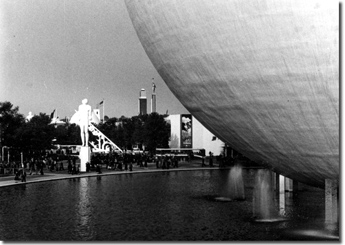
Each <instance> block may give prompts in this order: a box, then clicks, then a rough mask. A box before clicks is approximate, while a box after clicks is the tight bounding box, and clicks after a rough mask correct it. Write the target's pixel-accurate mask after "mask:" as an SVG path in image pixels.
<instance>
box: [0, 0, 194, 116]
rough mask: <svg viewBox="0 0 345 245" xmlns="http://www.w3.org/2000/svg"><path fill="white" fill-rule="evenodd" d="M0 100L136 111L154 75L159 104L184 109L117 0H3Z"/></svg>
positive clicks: (35, 107) (27, 105)
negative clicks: (101, 104) (84, 104)
mask: <svg viewBox="0 0 345 245" xmlns="http://www.w3.org/2000/svg"><path fill="white" fill-rule="evenodd" d="M0 38H1V39H0V102H3V101H10V102H11V103H13V104H14V105H15V106H19V112H20V113H21V114H24V116H26V115H27V114H28V112H29V111H32V112H33V113H34V114H38V113H40V112H43V113H46V114H50V113H51V112H52V111H53V110H54V109H57V111H58V115H59V117H60V118H64V117H65V116H67V117H71V116H72V115H73V113H74V111H75V110H76V109H77V108H78V105H79V104H81V100H82V99H83V98H87V99H88V100H89V104H90V105H91V106H92V107H93V108H94V107H96V104H97V103H99V102H101V101H102V100H103V99H104V101H105V102H104V105H105V115H107V116H109V117H120V116H122V115H124V116H127V117H131V116H134V115H137V114H138V97H139V91H140V89H141V88H144V89H145V90H146V91H147V97H148V112H150V98H151V91H152V78H154V82H155V84H156V86H157V88H156V93H157V111H158V113H161V114H163V113H165V112H166V110H169V114H177V113H188V111H187V110H186V109H185V108H184V107H183V106H182V105H181V103H180V102H179V101H178V100H177V99H176V98H175V96H174V95H173V94H172V93H171V92H170V90H169V89H168V87H167V86H166V84H165V83H164V82H163V80H162V79H161V77H160V76H159V74H158V73H157V71H156V70H155V68H154V67H153V65H152V63H151V62H150V60H149V58H148V57H147V55H146V53H145V51H144V49H143V47H142V46H141V43H140V41H139V39H138V37H137V35H136V32H135V30H134V28H133V26H132V23H131V20H130V18H129V16H128V12H127V9H126V6H125V3H124V1H123V0H65V1H64V0H1V1H0Z"/></svg>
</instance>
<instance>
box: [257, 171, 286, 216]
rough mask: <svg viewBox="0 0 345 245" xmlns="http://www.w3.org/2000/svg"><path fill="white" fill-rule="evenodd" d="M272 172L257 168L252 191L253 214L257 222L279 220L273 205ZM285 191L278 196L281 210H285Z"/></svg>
mask: <svg viewBox="0 0 345 245" xmlns="http://www.w3.org/2000/svg"><path fill="white" fill-rule="evenodd" d="M272 183H273V181H272V174H271V171H270V170H268V169H259V170H258V172H257V175H256V179H255V185H254V193H253V216H254V219H255V220H256V221H258V222H274V221H278V220H280V216H279V214H278V210H277V209H276V206H275V199H274V191H273V185H272ZM284 194H285V192H284V193H282V196H281V197H280V198H281V199H280V200H281V202H280V203H279V204H280V208H281V212H285V196H284Z"/></svg>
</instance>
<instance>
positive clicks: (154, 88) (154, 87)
mask: <svg viewBox="0 0 345 245" xmlns="http://www.w3.org/2000/svg"><path fill="white" fill-rule="evenodd" d="M152 93H156V84H155V83H154V82H153V83H152Z"/></svg>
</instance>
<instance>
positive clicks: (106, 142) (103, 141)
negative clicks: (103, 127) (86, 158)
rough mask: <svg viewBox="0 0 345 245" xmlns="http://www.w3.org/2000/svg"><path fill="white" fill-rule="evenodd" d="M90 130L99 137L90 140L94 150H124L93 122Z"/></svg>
mask: <svg viewBox="0 0 345 245" xmlns="http://www.w3.org/2000/svg"><path fill="white" fill-rule="evenodd" d="M89 131H90V132H91V133H92V134H93V135H94V136H96V137H97V139H96V142H93V141H89V144H90V145H91V146H92V147H93V150H92V151H93V152H109V151H110V150H111V149H112V150H115V151H116V150H117V151H120V152H121V153H122V152H123V151H122V150H121V148H120V147H118V146H117V145H116V144H115V143H114V142H112V141H111V140H110V139H109V138H108V137H107V136H105V135H104V134H103V133H102V132H101V131H100V130H99V129H98V128H96V127H95V126H94V125H93V124H92V123H91V124H90V125H89Z"/></svg>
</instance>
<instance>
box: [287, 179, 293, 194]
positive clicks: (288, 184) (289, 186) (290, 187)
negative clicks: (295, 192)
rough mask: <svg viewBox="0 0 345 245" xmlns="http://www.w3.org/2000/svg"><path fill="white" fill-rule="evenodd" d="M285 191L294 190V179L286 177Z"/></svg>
mask: <svg viewBox="0 0 345 245" xmlns="http://www.w3.org/2000/svg"><path fill="white" fill-rule="evenodd" d="M285 191H290V192H292V179H290V178H287V177H285Z"/></svg>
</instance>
